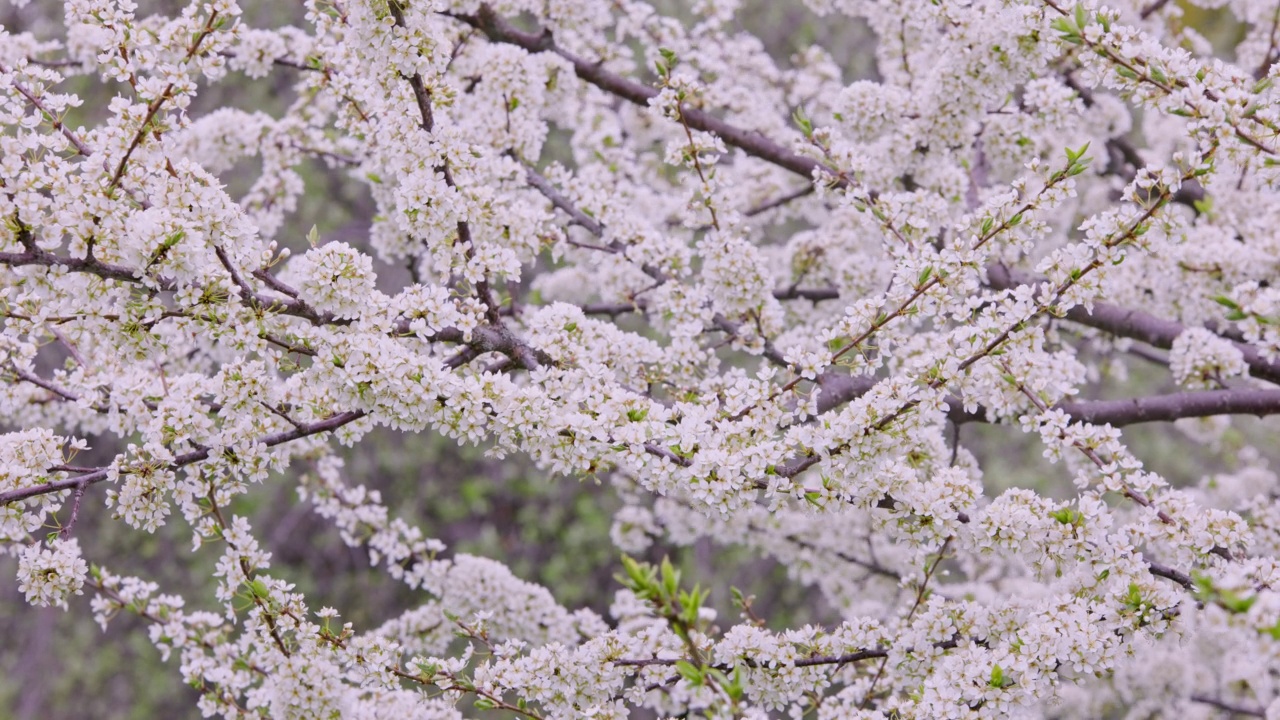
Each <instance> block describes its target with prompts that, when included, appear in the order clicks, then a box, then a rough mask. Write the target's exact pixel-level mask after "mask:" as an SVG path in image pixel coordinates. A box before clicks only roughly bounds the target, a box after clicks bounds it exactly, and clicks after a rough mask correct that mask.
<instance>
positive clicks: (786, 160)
mask: <svg viewBox="0 0 1280 720" xmlns="http://www.w3.org/2000/svg"><path fill="white" fill-rule="evenodd" d="M446 14H449V13H446ZM449 15H450V17H453V18H455V19H457V20H460V21H462V22H464V23H466V24H468V25H470V26H471V27H474V28H476V29H478V30H480V31H481V32H483V33H484V34H485V35H486V36H488V38H489V39H490V40H491V41H493V42H499V43H507V44H510V45H515V46H517V47H521V48H524V49H525V50H526V51H528V52H530V53H541V52H551V53H554V54H556V55H559V56H560V57H562V58H564V59H565V60H567V61H568V62H569V63H570V64H571V65H573V71H574V73H575V74H576V75H577V76H578V77H579V78H581V79H583V80H585V81H586V82H589V83H591V84H592V85H595V86H596V87H598V88H600V89H601V90H604V91H605V92H608V93H610V94H612V95H616V96H618V97H620V98H622V99H624V100H626V101H628V102H631V103H634V104H636V105H640V106H642V107H648V105H649V100H650V99H652V98H653V97H655V96H657V94H658V91H657V90H654V89H653V88H651V87H649V86H648V85H644V84H641V83H638V82H636V81H634V80H631V79H629V78H625V77H622V76H621V75H616V74H614V73H611V72H609V71H608V70H606V69H605V68H604V65H603V64H602V63H600V62H597V61H593V60H588V59H586V58H582V57H579V56H577V55H575V54H573V53H571V52H569V51H568V50H565V49H564V48H562V47H560V46H558V45H556V43H555V40H554V39H553V38H552V36H551V31H550V30H543V31H541V32H525V31H523V30H520V29H519V28H517V27H516V26H515V25H513V24H512V23H511V22H510V21H508V20H507V19H506V18H503V17H501V16H499V15H498V14H497V13H495V12H494V11H493V9H492V8H490V7H489V6H488V5H481V6H480V10H479V12H477V13H476V14H475V15H464V14H449ZM681 114H682V115H683V118H684V121H685V122H686V123H687V124H688V125H689V127H691V128H693V129H695V130H701V131H703V132H709V133H714V134H715V135H718V136H719V137H720V139H722V140H724V141H725V142H726V143H727V144H729V145H732V146H733V147H736V148H738V149H739V150H742V151H743V152H745V153H747V154H748V155H750V156H752V157H756V158H760V159H761V160H764V161H765V162H768V163H772V164H773V165H777V166H778V167H781V168H784V169H786V170H790V171H791V172H793V173H795V174H797V175H799V176H801V177H803V178H805V179H806V180H813V179H814V175H815V173H816V172H819V171H821V172H823V173H825V174H827V175H831V176H837V175H838V173H836V172H834V171H833V170H831V169H830V168H828V167H826V166H825V165H823V164H822V163H820V162H818V161H817V160H814V159H812V158H809V157H805V156H803V155H797V154H796V153H794V152H791V151H790V150H788V149H787V148H786V147H785V146H783V145H781V144H779V143H777V142H774V141H773V140H771V139H769V138H767V137H765V136H763V135H761V134H760V133H758V132H755V131H752V130H744V129H742V128H740V127H737V126H735V125H731V124H730V123H727V122H725V121H724V120H721V119H720V118H717V117H716V116H714V115H712V114H710V113H708V112H705V111H703V110H698V109H694V108H682V111H681ZM833 182H834V183H835V184H836V185H837V186H841V187H842V186H843V185H844V184H845V181H843V180H840V179H834V180H833Z"/></svg>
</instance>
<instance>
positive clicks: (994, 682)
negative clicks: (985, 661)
mask: <svg viewBox="0 0 1280 720" xmlns="http://www.w3.org/2000/svg"><path fill="white" fill-rule="evenodd" d="M1005 680H1006V678H1005V676H1004V668H1002V667H1000V665H999V663H997V664H996V665H994V666H992V668H991V679H990V680H989V681H988V682H987V684H988V685H990V686H991V687H993V688H1002V687H1004V686H1005Z"/></svg>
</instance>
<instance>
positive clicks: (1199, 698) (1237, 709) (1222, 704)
mask: <svg viewBox="0 0 1280 720" xmlns="http://www.w3.org/2000/svg"><path fill="white" fill-rule="evenodd" d="M1187 699H1188V700H1190V701H1191V702H1195V703H1200V704H1202V705H1209V706H1211V707H1216V708H1218V709H1219V710H1224V711H1226V712H1229V713H1233V714H1235V715H1248V716H1249V717H1266V716H1267V712H1266V710H1263V709H1261V708H1251V707H1245V706H1244V705H1237V704H1235V703H1229V702H1227V701H1226V700H1218V699H1216V698H1211V697H1209V696H1208V695H1199V694H1196V695H1191V696H1189V697H1188V698H1187Z"/></svg>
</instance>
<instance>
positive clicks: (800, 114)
mask: <svg viewBox="0 0 1280 720" xmlns="http://www.w3.org/2000/svg"><path fill="white" fill-rule="evenodd" d="M791 119H792V120H794V121H795V123H796V125H797V126H798V127H799V128H800V131H801V132H803V133H804V136H805V137H807V138H812V137H813V121H812V120H810V119H809V116H808V115H806V114H805V112H804V108H803V107H798V108H796V110H795V112H793V113H791Z"/></svg>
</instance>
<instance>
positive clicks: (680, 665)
mask: <svg viewBox="0 0 1280 720" xmlns="http://www.w3.org/2000/svg"><path fill="white" fill-rule="evenodd" d="M676 672H677V673H680V677H682V678H684V679H685V680H686V681H687V682H688V683H689V684H690V685H695V686H696V685H702V684H703V682H704V681H703V677H702V670H700V669H698V666H697V665H694V664H693V663H691V662H689V661H688V660H678V661H677V662H676Z"/></svg>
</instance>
